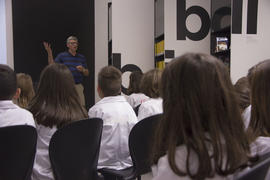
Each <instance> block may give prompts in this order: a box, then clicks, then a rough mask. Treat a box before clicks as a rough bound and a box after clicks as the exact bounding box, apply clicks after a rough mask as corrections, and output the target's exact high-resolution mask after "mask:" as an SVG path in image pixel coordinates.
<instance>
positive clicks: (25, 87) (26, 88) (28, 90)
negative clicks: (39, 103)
mask: <svg viewBox="0 0 270 180" xmlns="http://www.w3.org/2000/svg"><path fill="white" fill-rule="evenodd" d="M16 76H17V88H18V91H19V97H16V98H13V99H14V100H13V101H14V103H16V104H17V105H18V106H20V107H21V108H27V107H28V104H29V102H30V101H31V100H32V98H33V97H34V95H35V91H34V87H33V82H32V78H31V76H30V75H28V74H24V73H18V74H17V75H16Z"/></svg>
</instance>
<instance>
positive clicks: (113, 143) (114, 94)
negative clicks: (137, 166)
mask: <svg viewBox="0 0 270 180" xmlns="http://www.w3.org/2000/svg"><path fill="white" fill-rule="evenodd" d="M121 84H122V74H121V72H120V71H119V70H118V69H116V68H115V67H113V66H106V67H104V68H102V69H101V70H100V72H99V74H98V88H97V91H98V94H99V96H100V98H102V99H101V100H100V101H99V102H97V103H96V104H95V105H94V106H93V107H92V108H90V109H89V112H88V115H89V117H90V118H94V117H97V118H101V119H102V120H103V131H102V138H101V145H100V152H99V160H98V169H101V168H109V169H116V170H120V169H125V168H127V167H130V166H132V161H131V158H130V155H129V147H128V137H129V133H130V131H131V129H132V127H133V126H134V125H135V124H136V123H137V117H136V115H135V112H134V111H133V109H132V107H131V106H130V104H129V103H128V102H127V100H126V98H125V97H124V96H121V95H119V94H120V93H121Z"/></svg>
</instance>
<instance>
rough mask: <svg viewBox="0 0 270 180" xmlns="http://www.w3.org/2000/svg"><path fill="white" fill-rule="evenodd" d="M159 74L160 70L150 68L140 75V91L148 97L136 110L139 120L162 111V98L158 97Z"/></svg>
mask: <svg viewBox="0 0 270 180" xmlns="http://www.w3.org/2000/svg"><path fill="white" fill-rule="evenodd" d="M161 75H162V71H161V70H159V69H152V70H150V71H148V72H146V73H145V74H144V75H143V77H142V80H141V84H140V89H141V92H142V93H143V94H145V95H146V96H148V97H150V99H148V100H146V101H144V102H143V103H142V104H141V105H140V107H139V111H138V120H139V121H140V120H142V119H144V118H147V117H149V116H153V115H156V114H160V113H162V112H163V109H162V98H161V97H160V95H161V93H160V87H161Z"/></svg>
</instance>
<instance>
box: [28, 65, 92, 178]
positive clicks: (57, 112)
mask: <svg viewBox="0 0 270 180" xmlns="http://www.w3.org/2000/svg"><path fill="white" fill-rule="evenodd" d="M29 110H30V111H31V112H32V113H33V116H34V119H35V120H36V123H37V133H38V139H37V152H36V158H35V162H34V168H33V173H32V180H41V179H42V180H53V179H54V176H53V172H52V168H51V163H50V159H49V152H48V147H49V143H50V139H51V137H52V135H53V134H54V132H55V131H56V130H57V129H58V128H61V127H63V126H64V125H66V124H68V123H71V122H73V121H78V120H81V119H85V118H87V117H88V116H87V111H86V110H85V109H84V107H83V106H82V105H81V103H80V101H79V97H78V94H77V91H76V89H75V83H74V80H73V77H72V74H71V72H70V71H69V69H68V68H67V67H66V66H65V65H63V64H57V63H54V64H51V65H48V66H47V67H45V69H44V70H43V71H42V73H41V77H40V81H39V84H38V88H37V93H36V95H35V96H34V98H33V99H32V101H31V102H30V104H29Z"/></svg>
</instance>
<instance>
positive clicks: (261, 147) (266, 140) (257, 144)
mask: <svg viewBox="0 0 270 180" xmlns="http://www.w3.org/2000/svg"><path fill="white" fill-rule="evenodd" d="M250 152H251V155H256V154H258V155H263V154H266V153H268V152H270V137H263V136H259V137H257V138H256V140H255V141H254V142H253V143H251V144H250Z"/></svg>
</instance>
